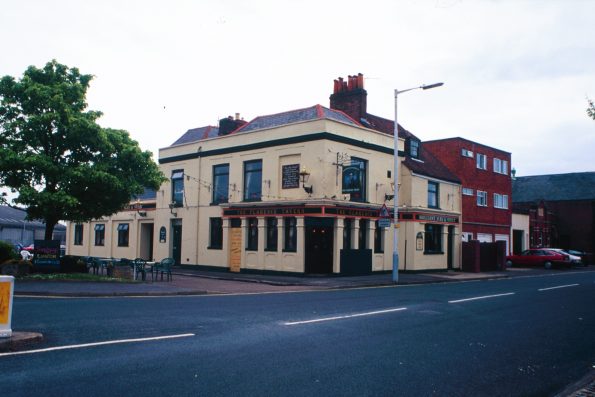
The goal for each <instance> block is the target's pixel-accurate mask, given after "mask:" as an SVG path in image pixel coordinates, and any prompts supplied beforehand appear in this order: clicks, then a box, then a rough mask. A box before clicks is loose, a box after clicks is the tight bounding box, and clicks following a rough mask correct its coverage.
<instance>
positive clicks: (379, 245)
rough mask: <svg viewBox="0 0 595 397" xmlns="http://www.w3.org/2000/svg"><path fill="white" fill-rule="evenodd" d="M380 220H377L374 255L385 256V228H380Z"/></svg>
mask: <svg viewBox="0 0 595 397" xmlns="http://www.w3.org/2000/svg"><path fill="white" fill-rule="evenodd" d="M378 222H379V220H378V219H376V222H375V224H376V225H375V226H376V228H375V229H374V253H375V254H383V253H384V228H383V227H378Z"/></svg>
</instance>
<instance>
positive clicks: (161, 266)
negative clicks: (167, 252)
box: [155, 258, 176, 281]
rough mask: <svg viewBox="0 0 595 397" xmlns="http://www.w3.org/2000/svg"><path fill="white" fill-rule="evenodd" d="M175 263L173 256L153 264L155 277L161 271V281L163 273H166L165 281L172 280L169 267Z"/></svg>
mask: <svg viewBox="0 0 595 397" xmlns="http://www.w3.org/2000/svg"><path fill="white" fill-rule="evenodd" d="M174 263H176V261H175V260H174V258H165V259H162V260H161V262H159V263H157V264H156V265H155V277H157V275H159V272H161V281H163V273H166V274H167V281H170V280H173V277H172V275H171V267H172V266H173V265H174Z"/></svg>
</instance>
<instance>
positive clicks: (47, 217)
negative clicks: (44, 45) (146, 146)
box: [0, 60, 164, 239]
mask: <svg viewBox="0 0 595 397" xmlns="http://www.w3.org/2000/svg"><path fill="white" fill-rule="evenodd" d="M92 78H93V76H91V75H85V74H81V73H80V72H79V70H78V69H77V68H69V67H67V66H65V65H61V64H59V63H58V62H56V61H55V60H53V61H51V62H48V63H47V64H46V65H45V67H44V68H43V69H38V68H36V67H35V66H30V67H29V68H27V70H26V71H25V73H24V74H23V77H22V78H21V79H20V80H16V79H15V78H13V77H11V76H4V77H2V79H0V185H5V186H7V187H10V188H11V189H13V190H15V191H16V192H18V194H19V196H18V198H16V199H15V202H16V203H18V204H22V205H24V206H25V207H26V208H27V217H28V219H40V220H43V221H44V222H45V223H46V232H45V238H46V239H51V236H52V233H53V228H54V225H55V224H56V223H57V222H58V221H59V220H69V221H73V222H85V221H89V220H91V219H96V218H100V217H103V216H108V215H111V214H113V213H115V212H118V211H119V210H121V209H122V208H123V207H124V206H125V205H126V204H128V203H129V202H130V200H131V197H133V195H135V194H141V193H142V192H143V190H144V188H145V187H147V188H152V189H157V188H158V187H159V185H160V184H161V182H162V181H163V180H164V178H163V175H162V174H161V172H160V171H159V168H158V167H157V165H156V164H155V162H154V161H153V160H152V158H151V153H150V152H149V151H142V150H141V149H140V148H139V146H138V143H137V142H136V141H134V140H132V139H131V138H130V136H129V134H128V133H127V132H126V131H123V130H115V129H109V128H102V127H100V126H99V125H98V124H97V122H96V121H97V119H98V118H99V117H100V116H101V113H100V112H97V111H91V110H87V103H86V102H85V96H86V93H87V89H88V88H89V84H90V82H91V80H92Z"/></svg>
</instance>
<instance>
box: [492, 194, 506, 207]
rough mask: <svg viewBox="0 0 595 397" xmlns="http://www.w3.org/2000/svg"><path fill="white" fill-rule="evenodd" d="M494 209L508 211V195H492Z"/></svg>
mask: <svg viewBox="0 0 595 397" xmlns="http://www.w3.org/2000/svg"><path fill="white" fill-rule="evenodd" d="M494 208H499V209H503V210H507V209H508V195H507V194H500V193H494Z"/></svg>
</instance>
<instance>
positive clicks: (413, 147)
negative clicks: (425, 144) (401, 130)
mask: <svg viewBox="0 0 595 397" xmlns="http://www.w3.org/2000/svg"><path fill="white" fill-rule="evenodd" d="M409 155H410V156H411V157H413V158H419V141H418V140H417V139H409Z"/></svg>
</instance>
